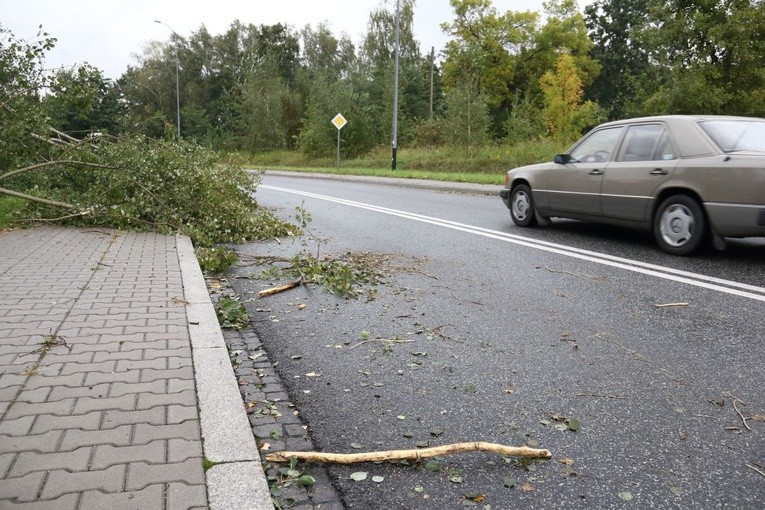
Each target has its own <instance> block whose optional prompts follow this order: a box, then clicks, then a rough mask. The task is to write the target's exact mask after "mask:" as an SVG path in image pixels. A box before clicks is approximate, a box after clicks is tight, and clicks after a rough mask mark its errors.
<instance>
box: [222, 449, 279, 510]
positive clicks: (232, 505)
mask: <svg viewBox="0 0 765 510" xmlns="http://www.w3.org/2000/svg"><path fill="white" fill-rule="evenodd" d="M207 495H208V498H209V501H210V508H211V509H212V510H246V509H250V510H261V509H266V508H268V509H271V508H273V503H272V502H271V494H270V492H269V490H268V483H267V482H266V478H265V475H264V474H263V466H262V465H261V463H260V461H259V460H258V461H254V462H236V463H233V464H219V465H217V466H213V467H212V468H210V469H208V470H207Z"/></svg>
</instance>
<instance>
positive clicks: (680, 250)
mask: <svg viewBox="0 0 765 510" xmlns="http://www.w3.org/2000/svg"><path fill="white" fill-rule="evenodd" d="M705 232H706V220H705V218H704V212H703V211H702V210H701V206H700V205H699V203H698V202H697V201H696V200H694V199H693V198H691V197H689V196H687V195H672V196H671V197H669V198H667V199H666V200H664V202H662V203H661V205H660V206H659V209H658V211H656V217H655V218H654V222H653V234H654V237H655V238H656V242H657V243H658V244H659V247H660V248H661V249H662V250H664V251H666V252H667V253H671V254H673V255H689V254H691V253H693V252H694V251H696V250H697V249H698V247H699V246H700V245H701V242H702V241H703V239H704V234H705Z"/></svg>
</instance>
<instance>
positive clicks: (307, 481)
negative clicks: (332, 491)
mask: <svg viewBox="0 0 765 510" xmlns="http://www.w3.org/2000/svg"><path fill="white" fill-rule="evenodd" d="M315 483H316V479H315V478H314V477H312V476H310V475H303V476H301V477H300V478H298V485H302V486H303V487H310V486H312V485H313V484H315Z"/></svg>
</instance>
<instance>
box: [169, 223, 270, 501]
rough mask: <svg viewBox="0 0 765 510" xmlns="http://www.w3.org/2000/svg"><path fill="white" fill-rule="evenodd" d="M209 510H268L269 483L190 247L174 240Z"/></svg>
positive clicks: (179, 239)
mask: <svg viewBox="0 0 765 510" xmlns="http://www.w3.org/2000/svg"><path fill="white" fill-rule="evenodd" d="M176 246H177V250H178V262H179V264H180V268H181V278H182V280H183V289H184V299H185V300H186V301H187V304H186V310H187V312H186V316H187V320H188V326H189V335H190V337H191V348H192V358H193V364H194V379H195V383H196V391H197V400H198V403H199V420H200V426H201V429H202V444H203V450H204V455H205V458H206V459H208V460H209V461H211V462H214V463H215V465H214V466H212V467H211V468H210V469H208V470H207V472H206V473H205V478H206V482H207V494H208V501H209V504H210V508H211V509H212V510H223V509H226V510H228V509H232V510H239V509H251V510H273V508H274V506H273V501H272V500H271V494H270V491H269V488H268V481H267V480H266V475H265V473H264V471H263V465H262V463H261V460H260V453H259V452H258V449H257V445H256V443H255V438H254V436H253V434H252V430H251V429H250V424H249V421H248V419H247V414H246V413H245V410H244V405H243V403H242V398H241V395H240V394H239V387H238V385H237V382H236V376H235V375H234V370H233V368H232V366H231V362H230V359H229V356H228V350H227V349H226V343H225V340H224V339H223V333H222V332H221V330H220V326H219V325H218V319H217V317H216V316H215V309H214V307H213V305H212V301H211V300H210V295H209V293H208V292H207V285H206V284H205V281H204V277H203V276H202V270H201V269H200V267H199V263H198V261H197V258H196V255H195V254H194V247H193V245H192V243H191V240H190V239H189V238H188V237H187V236H181V235H177V236H176Z"/></svg>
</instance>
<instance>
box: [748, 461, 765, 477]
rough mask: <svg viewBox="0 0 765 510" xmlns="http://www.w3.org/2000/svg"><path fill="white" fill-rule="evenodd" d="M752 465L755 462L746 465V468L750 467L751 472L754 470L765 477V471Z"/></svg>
mask: <svg viewBox="0 0 765 510" xmlns="http://www.w3.org/2000/svg"><path fill="white" fill-rule="evenodd" d="M752 464H754V462H752V463H751V464H747V465H746V467H748V468H749V469H751V470H753V471H756V472H757V473H760V474H761V475H762V476H765V472H763V471H762V470H760V469H757V468H756V467H754V466H753V465H752Z"/></svg>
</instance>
